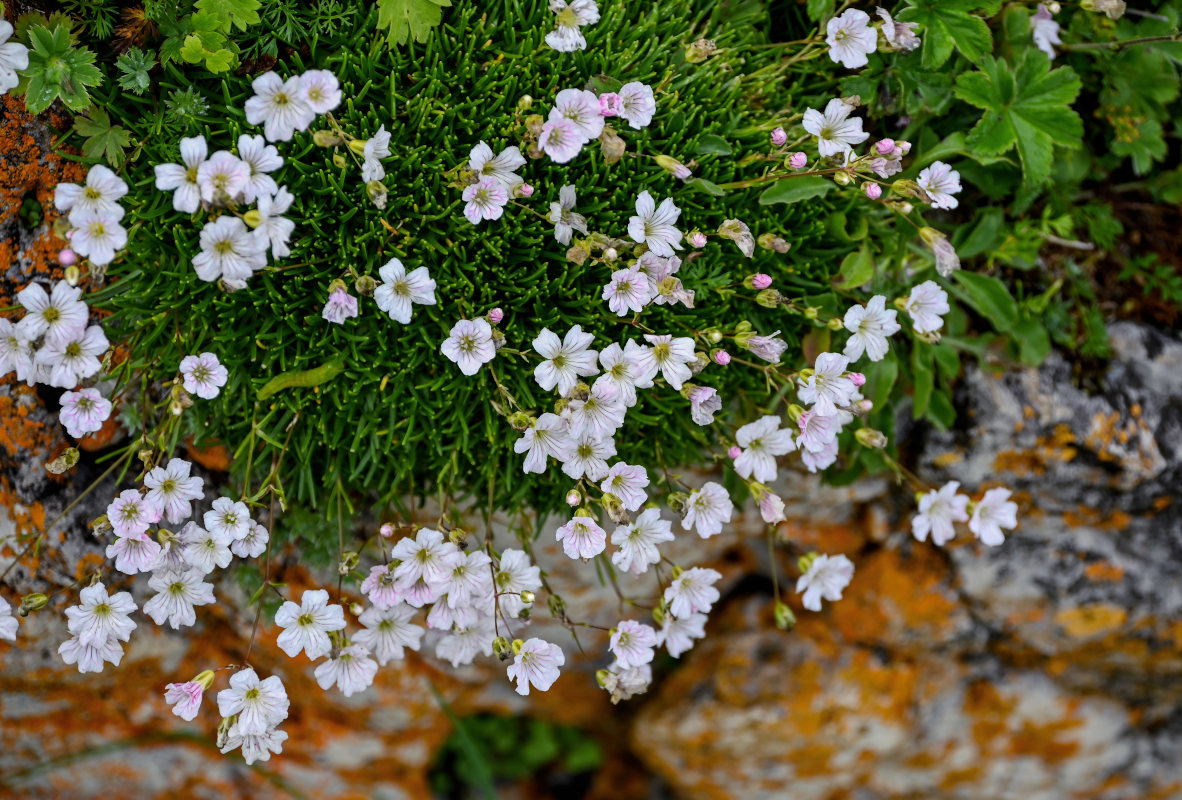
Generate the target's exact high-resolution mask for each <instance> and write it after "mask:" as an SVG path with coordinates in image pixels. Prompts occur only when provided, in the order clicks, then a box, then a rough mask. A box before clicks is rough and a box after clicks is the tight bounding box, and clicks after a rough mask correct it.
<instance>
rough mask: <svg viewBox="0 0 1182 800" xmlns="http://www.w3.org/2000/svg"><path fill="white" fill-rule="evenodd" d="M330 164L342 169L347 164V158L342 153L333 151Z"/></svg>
mask: <svg viewBox="0 0 1182 800" xmlns="http://www.w3.org/2000/svg"><path fill="white" fill-rule="evenodd" d="M332 165H333V166H334V167H336V168H337V169H344V168H345V167H347V166H349V159H347V158H345V156H344V154H343V153H333V154H332Z"/></svg>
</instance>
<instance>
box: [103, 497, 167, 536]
mask: <svg viewBox="0 0 1182 800" xmlns="http://www.w3.org/2000/svg"><path fill="white" fill-rule="evenodd" d="M160 513H161V509H160V506H158V505H156V504H155V503H152V502H151V501H149V500H147V499H146V498H145V497H144V496H143V495H141V494H140V493H139V492H137V491H136V490H135V489H124V490H123V491H122V492H120V493H119V496H118V497H116V498H115V499H114V500H112V501H111V504H110V505H109V506H107V520H108V521H110V523H111V527H112V528H114V529H115V535H116V536H137V537H138V536H143V534H144V533H145V532H146V531H147V530H148V526H149V525H155V524H156V523H157V522H159V521H160Z"/></svg>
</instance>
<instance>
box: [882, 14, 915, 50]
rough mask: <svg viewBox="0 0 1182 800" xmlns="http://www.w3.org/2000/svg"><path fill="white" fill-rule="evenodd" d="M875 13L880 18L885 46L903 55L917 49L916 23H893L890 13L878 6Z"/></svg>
mask: <svg viewBox="0 0 1182 800" xmlns="http://www.w3.org/2000/svg"><path fill="white" fill-rule="evenodd" d="M875 11H876V12H877V13H878V16H879V17H881V18H882V35H883V36H885V37H886V40H887V44H889V45H890V46H891V47H893V48H895V49H896V50H902V51H903V52H904V53H910V52H911V51H912V50H915V49H917V48H918V47H919V45H920V41H919V37H918V36H916V35H915V26H916V23H914V22H895V20H894V19H893V18H892V17H891V12H889V11H887V10H886V9H885V8H883V7H882V6H879V7H878V8H877V9H875Z"/></svg>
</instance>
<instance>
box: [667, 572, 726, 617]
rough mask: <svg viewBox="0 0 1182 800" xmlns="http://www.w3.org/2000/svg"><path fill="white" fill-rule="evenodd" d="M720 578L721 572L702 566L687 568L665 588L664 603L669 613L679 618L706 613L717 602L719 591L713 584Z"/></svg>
mask: <svg viewBox="0 0 1182 800" xmlns="http://www.w3.org/2000/svg"><path fill="white" fill-rule="evenodd" d="M721 579H722V573H720V572H716V571H714V570H712V569H705V568H703V567H693V568H692V569H687V570H685V571H684V572H682V573H681V574H680V575H678V576H677V577H676V578H674V579H673V582H672V583H670V584H669V586H668V587H667V588H666V589H665V595H664V597H665V603H666V605H668V606H669V613H670V614H672V615H673V616H675V617H677V618H679V619H685V618H686V617H689V616H690V615H691V614H708V613H710V608H711V606H713V605H714V604H715V603H717V602H718V598H719V596H720V595H719V593H718V590H717V589H715V588H714V584H715V583H717V582H718V581H719V580H721Z"/></svg>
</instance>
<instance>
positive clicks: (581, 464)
mask: <svg viewBox="0 0 1182 800" xmlns="http://www.w3.org/2000/svg"><path fill="white" fill-rule="evenodd" d="M615 454H616V443H615V441H614V440H613V439H612V438H611V437H610V436H608V437H598V436H595V435H593V434H590V433H583V434H581V435H579V436H578V437H577V438H576V439H575V441H574V443H573V445H572V446H571V448H570V450H569V451H568V452H567V454H566V456H567V457H566V460H565V461H563V462H562V471H563V473H564V474H565V475H566V476H567V477H568V478H570V479H572V480H576V481H577V480H579V479H580V478H582V477H583V476H584V475H585V476H587V479H588V480H592V481H598V480H603V476H604V475H606V474H607V459H609V458H612V457H613V456H615Z"/></svg>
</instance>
